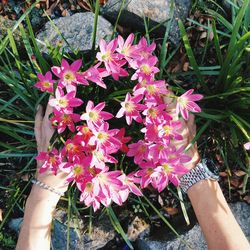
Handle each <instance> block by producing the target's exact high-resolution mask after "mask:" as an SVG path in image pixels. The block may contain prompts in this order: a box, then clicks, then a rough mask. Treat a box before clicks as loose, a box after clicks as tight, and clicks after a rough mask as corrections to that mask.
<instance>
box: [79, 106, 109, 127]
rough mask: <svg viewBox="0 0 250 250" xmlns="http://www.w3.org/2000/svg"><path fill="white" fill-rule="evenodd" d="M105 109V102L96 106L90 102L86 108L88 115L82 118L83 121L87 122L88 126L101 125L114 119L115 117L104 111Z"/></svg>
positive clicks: (85, 114)
mask: <svg viewBox="0 0 250 250" xmlns="http://www.w3.org/2000/svg"><path fill="white" fill-rule="evenodd" d="M104 107H105V102H101V103H99V104H98V105H96V106H94V103H93V102H92V101H88V103H87V106H86V113H84V114H83V115H82V116H81V120H86V121H87V124H91V123H93V124H95V125H98V124H101V123H102V122H103V121H104V120H109V119H111V118H113V115H112V114H110V113H108V112H105V111H102V110H103V109H104Z"/></svg>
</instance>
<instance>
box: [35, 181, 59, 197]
mask: <svg viewBox="0 0 250 250" xmlns="http://www.w3.org/2000/svg"><path fill="white" fill-rule="evenodd" d="M31 182H32V183H33V184H36V185H37V186H39V187H41V188H43V189H46V190H49V191H50V192H52V193H55V194H57V195H59V196H63V195H64V192H60V191H57V190H56V189H54V188H53V187H50V186H48V185H47V184H45V183H43V182H41V181H39V180H36V179H33V180H32V181H31Z"/></svg>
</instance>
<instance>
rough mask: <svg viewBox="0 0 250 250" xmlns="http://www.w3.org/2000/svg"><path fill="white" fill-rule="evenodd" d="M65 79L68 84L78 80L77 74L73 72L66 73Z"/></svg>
mask: <svg viewBox="0 0 250 250" xmlns="http://www.w3.org/2000/svg"><path fill="white" fill-rule="evenodd" d="M63 78H64V80H65V81H67V82H72V81H74V80H75V79H76V77H75V74H74V73H73V72H71V71H66V72H65V73H64V75H63Z"/></svg>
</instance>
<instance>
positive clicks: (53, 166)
mask: <svg viewBox="0 0 250 250" xmlns="http://www.w3.org/2000/svg"><path fill="white" fill-rule="evenodd" d="M36 160H39V161H45V162H44V164H43V165H42V166H41V167H40V169H39V173H44V172H46V171H47V170H48V169H49V170H51V171H52V172H53V173H54V174H55V175H56V173H57V168H58V166H59V165H60V163H61V157H60V155H58V151H57V150H56V149H55V148H53V149H52V150H51V151H49V152H40V153H39V154H38V155H37V157H36Z"/></svg>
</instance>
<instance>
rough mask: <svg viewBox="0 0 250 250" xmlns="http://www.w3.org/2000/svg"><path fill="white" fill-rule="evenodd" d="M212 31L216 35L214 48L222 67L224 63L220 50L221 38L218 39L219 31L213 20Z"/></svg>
mask: <svg viewBox="0 0 250 250" xmlns="http://www.w3.org/2000/svg"><path fill="white" fill-rule="evenodd" d="M212 30H213V33H214V47H215V51H216V55H217V59H218V62H219V64H220V65H222V63H223V61H222V53H221V49H220V42H219V37H218V33H217V29H216V25H215V21H214V20H212Z"/></svg>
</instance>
